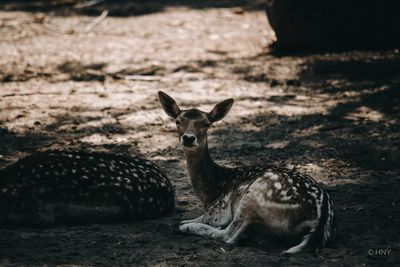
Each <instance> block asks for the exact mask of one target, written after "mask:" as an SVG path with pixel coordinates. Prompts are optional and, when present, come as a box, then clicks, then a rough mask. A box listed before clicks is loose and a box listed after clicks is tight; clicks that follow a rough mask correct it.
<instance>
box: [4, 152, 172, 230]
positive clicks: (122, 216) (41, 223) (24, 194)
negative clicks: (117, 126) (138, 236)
mask: <svg viewBox="0 0 400 267" xmlns="http://www.w3.org/2000/svg"><path fill="white" fill-rule="evenodd" d="M173 207H174V192H173V189H172V186H171V183H170V181H169V180H168V178H167V177H166V176H165V175H164V174H163V173H162V172H161V170H160V169H159V168H158V167H157V166H156V165H155V164H154V163H152V162H151V161H148V160H145V159H143V158H140V157H136V156H123V155H114V154H109V153H103V152H85V151H82V150H76V151H68V150H66V151H62V150H48V151H45V152H38V153H35V154H33V155H30V156H28V157H26V158H23V159H20V160H19V161H17V162H16V163H14V164H12V165H10V166H8V167H6V168H5V169H3V170H1V171H0V226H5V227H10V226H11V227H14V226H36V227H47V226H52V225H55V224H76V223H81V222H112V221H121V220H141V219H147V218H154V217H158V216H161V215H164V214H166V213H168V212H169V211H171V210H172V209H173Z"/></svg>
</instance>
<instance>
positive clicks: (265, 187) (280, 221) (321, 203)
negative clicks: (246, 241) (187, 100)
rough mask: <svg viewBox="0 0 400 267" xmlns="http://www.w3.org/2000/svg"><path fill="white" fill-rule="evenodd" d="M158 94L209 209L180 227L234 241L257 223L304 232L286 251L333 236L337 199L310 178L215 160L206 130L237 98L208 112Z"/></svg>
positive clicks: (275, 231)
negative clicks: (219, 163)
mask: <svg viewBox="0 0 400 267" xmlns="http://www.w3.org/2000/svg"><path fill="white" fill-rule="evenodd" d="M159 99H160V102H161V105H162V107H163V109H164V111H165V112H166V113H167V115H169V116H170V117H172V118H173V119H175V121H176V125H177V131H178V135H179V140H180V143H181V144H182V145H183V148H184V152H185V155H186V161H187V167H188V170H189V174H190V178H191V183H192V186H193V189H194V192H195V194H196V195H197V196H198V197H199V198H200V201H201V202H202V203H203V205H204V207H205V209H206V211H207V212H206V213H205V214H203V215H202V216H200V217H198V218H196V219H193V220H186V221H182V222H181V225H180V227H179V229H180V231H182V232H188V233H192V234H196V235H201V236H208V237H212V238H215V239H220V240H223V241H225V242H226V243H230V244H232V243H235V242H236V241H237V240H238V238H239V237H240V235H241V234H242V233H243V231H244V230H245V229H246V228H247V227H248V226H250V225H254V224H258V225H262V226H263V227H264V228H265V229H266V230H267V231H268V232H270V233H272V234H275V235H278V236H299V235H300V236H301V237H302V239H301V241H298V242H300V243H299V244H298V245H296V246H293V247H291V248H289V249H287V250H285V251H284V252H283V253H285V254H292V253H297V252H300V251H302V250H303V249H305V248H306V247H314V248H318V247H323V246H324V245H325V244H326V243H327V242H328V241H330V240H332V239H333V238H334V235H335V217H334V207H333V202H332V200H331V198H330V196H329V194H328V193H327V192H326V191H324V190H323V189H322V188H321V186H320V185H318V183H317V182H316V181H314V180H313V179H312V178H311V177H309V176H307V175H304V174H301V173H299V172H297V171H294V170H288V169H281V168H276V167H271V166H251V167H243V168H226V167H223V166H219V165H218V164H217V163H215V162H214V161H213V160H212V159H211V157H210V155H209V152H208V145H207V130H208V128H209V127H210V126H211V125H212V123H214V122H216V121H219V120H221V119H222V118H224V117H225V115H226V114H227V113H228V112H229V110H230V108H231V107H232V104H233V102H234V101H233V99H227V100H224V101H222V102H220V103H219V104H217V105H216V106H215V107H214V108H213V109H212V110H211V112H208V113H207V112H204V111H201V110H198V109H189V110H181V109H180V108H179V107H178V105H177V103H176V102H175V100H174V99H173V98H171V97H170V96H168V95H167V94H165V93H163V92H159Z"/></svg>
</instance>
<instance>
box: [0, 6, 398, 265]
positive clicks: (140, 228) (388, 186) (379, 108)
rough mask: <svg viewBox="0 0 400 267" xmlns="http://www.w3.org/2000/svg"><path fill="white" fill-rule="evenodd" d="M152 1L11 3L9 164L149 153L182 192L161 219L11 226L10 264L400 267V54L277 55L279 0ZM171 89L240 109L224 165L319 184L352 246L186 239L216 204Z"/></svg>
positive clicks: (2, 72)
mask: <svg viewBox="0 0 400 267" xmlns="http://www.w3.org/2000/svg"><path fill="white" fill-rule="evenodd" d="M24 2H28V4H26V3H24ZM36 2H38V3H39V4H37V5H34V4H32V3H36ZM117 2H118V1H117ZM149 2H150V1H146V2H143V1H135V2H134V3H131V4H130V6H126V5H127V3H128V2H124V1H122V2H121V3H124V5H125V6H123V5H122V4H121V5H122V7H123V8H121V6H118V4H110V5H109V6H107V5H106V4H100V5H98V6H95V7H93V8H86V9H85V8H83V9H79V8H77V7H76V6H75V7H74V5H75V4H76V3H74V1H52V3H54V5H43V4H42V5H41V4H40V3H41V2H40V1H32V2H31V1H8V2H5V3H2V4H0V10H1V11H0V81H1V84H0V167H4V166H6V165H7V164H10V163H12V162H14V161H15V160H17V159H18V158H20V157H22V156H24V155H27V154H29V153H31V152H34V151H36V150H38V149H43V148H49V147H52V148H55V147H58V148H61V147H71V146H74V147H90V148H93V149H97V148H99V149H106V150H109V151H115V152H124V153H136V154H141V155H143V156H145V157H147V158H149V159H152V160H154V161H155V162H157V163H158V164H159V165H160V166H161V167H162V168H163V169H164V171H165V172H166V173H167V174H168V176H169V177H170V179H171V181H172V183H173V185H174V186H175V188H176V195H177V206H176V211H175V213H174V214H172V215H171V216H169V217H165V218H162V219H158V220H150V221H142V222H134V223H120V224H112V225H100V224H95V225H81V226H73V227H67V226H59V227H55V228H49V229H14V230H5V229H3V230H0V266H3V265H6V266H8V265H10V266H42V265H47V266H54V265H69V266H71V265H81V266H93V265H102V266H126V265H132V266H244V265H247V266H279V265H293V266H312V265H322V266H354V265H357V266H361V265H368V266H369V265H379V266H382V265H387V266H396V265H397V266H399V265H400V227H399V225H400V212H399V207H400V197H399V192H400V175H399V174H400V150H399V148H400V124H399V118H400V116H399V115H400V88H399V87H400V55H399V50H396V49H394V50H384V51H372V52H371V51H351V52H332V53H317V54H297V55H294V54H292V55H288V54H284V53H278V52H276V51H274V50H272V49H271V48H269V45H270V44H271V43H272V42H273V40H274V33H273V31H272V30H271V28H270V27H269V25H268V22H267V19H266V16H265V12H264V10H263V1H220V2H217V1H210V2H209V1H196V2H197V4H191V2H190V1H181V2H171V3H170V1H165V2H164V1H159V2H158V1H154V2H151V3H149ZM198 2H201V3H198ZM226 2H229V3H226ZM65 3H67V4H65ZM217 3H218V4H217ZM104 8H107V9H108V10H109V11H110V12H109V14H108V16H107V17H106V18H105V19H104V20H103V21H101V22H100V23H99V24H97V25H94V24H93V21H94V20H95V19H96V17H97V16H99V15H100V14H101V12H102V10H103V9H104ZM158 90H163V91H165V92H167V93H168V94H170V95H172V96H173V97H175V98H176V99H177V100H178V101H179V102H180V103H181V105H182V106H184V107H199V108H201V109H204V110H210V109H211V108H212V106H213V104H215V103H216V102H218V101H221V100H223V99H225V98H228V97H234V98H235V100H236V103H235V105H234V107H233V109H232V111H231V112H230V114H229V115H228V116H227V118H226V119H225V120H224V121H223V122H221V123H218V124H216V125H215V126H214V127H213V128H212V130H211V132H210V137H209V141H210V146H211V153H212V155H213V157H214V158H215V159H216V160H217V161H218V162H220V163H221V164H226V165H230V166H243V165H250V164H264V163H272V164H276V165H283V166H288V167H290V168H292V167H295V168H298V169H300V170H302V171H304V172H305V173H307V174H310V175H312V176H313V177H315V179H316V180H318V181H319V182H320V183H321V184H323V185H324V186H325V187H326V188H328V190H329V191H330V192H331V194H332V196H333V198H334V200H335V202H336V206H337V214H338V225H339V229H338V238H337V241H336V242H335V243H333V244H331V245H330V246H329V247H328V248H325V249H323V250H322V251H320V256H321V257H316V256H315V255H313V254H311V253H303V254H300V255H296V256H293V257H290V258H282V257H280V252H281V251H282V249H283V248H285V245H284V244H279V245H277V244H275V243H274V242H270V243H268V244H264V245H255V244H253V243H251V242H248V241H245V240H244V241H243V242H241V243H239V244H238V245H237V246H233V247H230V246H227V245H225V244H223V243H220V242H218V241H214V240H211V239H206V238H202V237H197V236H187V235H182V234H180V233H179V232H178V231H177V225H178V223H179V221H180V220H182V219H189V218H193V217H195V216H198V215H200V214H201V213H202V207H201V205H200V203H199V201H198V199H197V198H196V197H195V196H193V191H192V188H191V185H190V181H189V178H188V174H187V172H186V169H185V162H184V159H183V154H182V151H181V149H180V148H179V146H178V142H177V138H176V134H175V132H174V123H173V122H172V121H171V120H170V119H169V118H168V117H167V116H166V115H165V114H164V113H163V111H162V110H161V108H160V105H159V103H158V100H157V91H158ZM386 249H387V250H386Z"/></svg>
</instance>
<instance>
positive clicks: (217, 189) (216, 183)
mask: <svg viewBox="0 0 400 267" xmlns="http://www.w3.org/2000/svg"><path fill="white" fill-rule="evenodd" d="M185 155H186V163H187V167H188V170H189V175H190V179H191V182H192V186H193V189H194V192H195V194H196V195H197V196H198V197H199V198H200V201H201V202H202V203H203V205H204V206H205V207H206V208H207V207H208V206H209V204H211V203H212V202H213V201H214V200H216V199H217V198H219V197H220V196H219V194H220V193H221V191H222V187H223V186H224V184H225V181H227V180H228V179H229V176H230V175H231V172H232V170H231V169H229V168H226V167H223V166H220V165H218V164H217V163H215V162H214V161H213V160H212V159H211V157H210V154H209V152H208V145H207V144H206V145H205V146H203V147H199V148H198V149H196V150H194V151H185Z"/></svg>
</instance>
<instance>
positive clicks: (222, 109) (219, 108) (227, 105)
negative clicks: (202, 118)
mask: <svg viewBox="0 0 400 267" xmlns="http://www.w3.org/2000/svg"><path fill="white" fill-rule="evenodd" d="M233 102H234V100H233V98H229V99H226V100H224V101H222V102H220V103H218V104H217V105H216V106H215V107H214V108H213V109H212V110H211V111H210V112H209V113H208V119H209V120H210V122H215V121H219V120H222V119H223V118H224V117H225V116H226V114H228V112H229V110H230V109H231V107H232V105H233Z"/></svg>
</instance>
